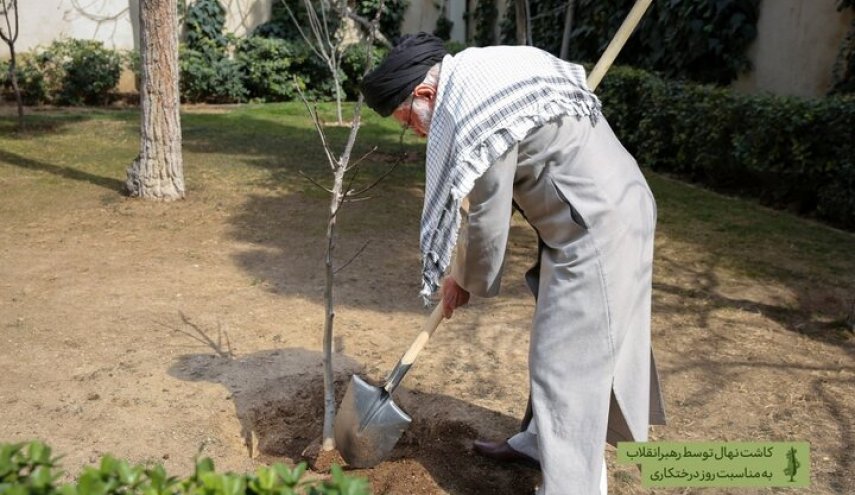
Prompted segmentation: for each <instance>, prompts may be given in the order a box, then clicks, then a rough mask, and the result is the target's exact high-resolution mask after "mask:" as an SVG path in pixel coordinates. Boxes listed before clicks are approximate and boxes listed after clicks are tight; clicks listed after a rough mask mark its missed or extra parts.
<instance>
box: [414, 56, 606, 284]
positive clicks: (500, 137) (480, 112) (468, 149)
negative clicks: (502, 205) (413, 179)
mask: <svg viewBox="0 0 855 495" xmlns="http://www.w3.org/2000/svg"><path fill="white" fill-rule="evenodd" d="M564 115H575V116H577V118H579V119H581V118H582V117H588V118H589V119H590V120H591V123H592V125H593V124H594V123H596V120H597V118H598V116H599V115H600V101H599V100H598V99H597V97H596V96H595V95H594V94H593V93H592V92H591V90H590V89H588V86H587V84H586V83H585V70H584V69H583V68H582V67H581V66H579V65H576V64H571V63H568V62H565V61H563V60H561V59H558V58H556V57H554V56H552V55H550V54H549V53H547V52H544V51H542V50H539V49H537V48H532V47H527V46H492V47H485V48H470V49H467V50H464V51H462V52H460V53H458V54H457V55H455V56H453V57H452V56H451V55H448V56H446V57H445V58H444V59H443V61H442V66H441V69H440V76H439V87H438V91H437V95H436V104H435V107H434V113H433V120H432V121H431V124H430V129H429V132H428V141H427V160H426V164H425V169H426V176H427V177H426V183H425V204H424V210H423V211H422V222H421V238H420V245H421V254H422V279H423V280H422V290H421V295H422V296H423V297H424V298H425V300H427V298H428V297H430V295H431V294H433V293H434V292H435V291H436V290H437V289H438V288H439V281H440V279H441V278H442V275H443V273H445V270H446V268H448V266H449V264H450V263H451V255H452V251H453V250H454V245H455V244H456V243H457V231H458V229H459V227H460V219H461V215H460V204H461V201H462V200H463V198H465V197H466V195H467V194H469V192H470V191H471V190H472V187H473V186H474V184H475V180H476V179H477V178H478V177H480V176H481V175H482V174H483V173H484V172H485V171H486V170H487V168H488V167H489V166H490V165H491V164H492V163H494V162H495V161H496V160H497V159H498V158H499V157H501V156H502V155H503V154H504V153H505V152H506V151H508V149H510V148H511V147H512V146H513V145H514V144H515V143H517V142H519V141H521V140H522V139H523V138H524V137H525V136H526V135H527V134H528V133H529V131H531V130H532V129H534V128H536V127H540V126H542V125H543V124H546V123H547V122H549V121H551V120H554V119H556V118H558V117H561V116H564Z"/></svg>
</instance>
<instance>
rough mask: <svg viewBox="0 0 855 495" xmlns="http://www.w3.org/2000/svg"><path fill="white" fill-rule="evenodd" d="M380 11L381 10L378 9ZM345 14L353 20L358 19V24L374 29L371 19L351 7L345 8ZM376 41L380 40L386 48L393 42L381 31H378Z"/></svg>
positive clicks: (390, 46) (370, 29)
mask: <svg viewBox="0 0 855 495" xmlns="http://www.w3.org/2000/svg"><path fill="white" fill-rule="evenodd" d="M378 12H379V10H378ZM344 14H345V15H346V16H347V17H348V19H352V20H354V21H356V23H357V24H359V25H361V26H362V27H364V28H365V29H368V30H369V31H374V28H373V26H372V24H371V21H369V20H368V19H366V18H364V17H362V16H361V15H359V14H357V13H356V12H354V11H353V9H351V8H350V7H346V8H345V10H344ZM374 41H379V42H380V43H381V44H382V45H383V46H385V47H386V48H392V42H390V41H389V39H388V38H386V36H384V35H383V33H380V32H378V33H376V35H375V39H374ZM372 44H373V43H372ZM369 46H370V45H369Z"/></svg>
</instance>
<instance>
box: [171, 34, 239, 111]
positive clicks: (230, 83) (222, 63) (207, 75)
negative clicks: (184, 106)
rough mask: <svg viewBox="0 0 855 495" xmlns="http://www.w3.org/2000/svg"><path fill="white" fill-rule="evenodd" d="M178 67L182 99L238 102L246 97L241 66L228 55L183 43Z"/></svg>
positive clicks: (204, 101) (196, 101) (208, 101)
mask: <svg viewBox="0 0 855 495" xmlns="http://www.w3.org/2000/svg"><path fill="white" fill-rule="evenodd" d="M178 67H179V70H180V72H181V79H180V91H181V99H182V100H183V101H187V102H194V103H199V102H202V103H237V102H242V101H245V100H246V97H247V90H246V88H245V87H244V86H243V74H242V73H241V66H240V64H239V63H238V62H237V61H235V60H233V59H231V58H229V57H228V56H226V55H222V56H219V57H216V56H213V57H212V56H211V49H203V50H202V51H199V50H194V49H192V48H188V47H185V46H181V47H180V49H179V56H178Z"/></svg>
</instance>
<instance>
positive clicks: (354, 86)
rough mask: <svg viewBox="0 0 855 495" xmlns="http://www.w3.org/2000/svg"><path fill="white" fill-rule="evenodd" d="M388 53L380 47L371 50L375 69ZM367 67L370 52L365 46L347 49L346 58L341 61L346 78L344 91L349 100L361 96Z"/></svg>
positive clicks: (345, 51)
mask: <svg viewBox="0 0 855 495" xmlns="http://www.w3.org/2000/svg"><path fill="white" fill-rule="evenodd" d="M387 52H388V50H387V49H386V48H381V47H378V46H374V47H372V48H371V58H373V59H374V63H373V66H374V67H376V66H378V65H379V64H380V62H381V61H382V60H383V58H384V57H385V56H386V53H387ZM366 67H368V52H367V50H366V49H365V47H364V46H362V45H358V44H357V45H350V46H348V47H347V48H345V50H344V56H343V57H342V59H341V68H342V70H343V71H344V74H345V76H346V79H345V81H344V91H345V94H346V95H347V97H348V98H351V99H356V98H357V97H358V96H359V84H360V83H361V82H362V76H363V75H364V74H365V69H366Z"/></svg>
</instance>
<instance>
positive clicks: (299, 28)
mask: <svg viewBox="0 0 855 495" xmlns="http://www.w3.org/2000/svg"><path fill="white" fill-rule="evenodd" d="M282 5H284V6H285V9H286V10H287V11H288V15H289V16H290V17H291V20H292V21H294V27H296V28H297V32H299V33H300V37H302V38H303V41H305V42H306V44H307V45H309V48H311V49H312V51H313V52H315V55H317V56H318V57H321V58H325V57H324V55H323V54H322V53H321V52H319V51H318V50H317V48H315V44H314V43H312V41H311V39H309V36H308V35H306V33H304V32H303V28H302V27H301V26H300V23H299V22H298V21H297V16H295V15H294V11H293V10H291V6H290V5H288V2H286V1H285V0H282ZM309 10H311V9H309ZM310 22H311V20H310Z"/></svg>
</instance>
